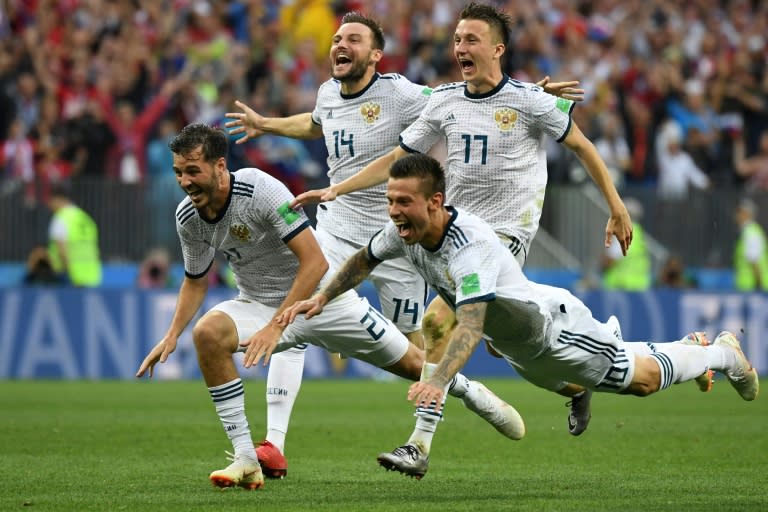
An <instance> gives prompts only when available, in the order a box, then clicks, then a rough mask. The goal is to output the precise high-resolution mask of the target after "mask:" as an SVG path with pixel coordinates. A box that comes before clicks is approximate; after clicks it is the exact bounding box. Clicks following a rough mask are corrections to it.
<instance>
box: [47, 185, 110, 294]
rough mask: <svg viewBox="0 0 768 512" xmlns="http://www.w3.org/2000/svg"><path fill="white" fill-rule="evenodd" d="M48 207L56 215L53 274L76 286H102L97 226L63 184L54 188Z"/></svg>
mask: <svg viewBox="0 0 768 512" xmlns="http://www.w3.org/2000/svg"><path fill="white" fill-rule="evenodd" d="M48 207H49V208H50V210H51V211H52V212H53V219H51V224H50V227H49V229H48V238H49V241H50V243H49V247H48V254H49V256H50V258H51V263H52V265H53V269H54V271H55V272H56V273H57V274H59V275H62V276H65V277H66V278H67V280H68V282H69V283H70V284H71V285H73V286H83V287H95V286H99V285H100V284H101V259H100V256H99V229H98V227H97V226H96V223H95V222H94V221H93V219H92V218H91V216H90V215H88V214H87V213H86V212H85V211H84V210H82V209H81V208H79V207H78V206H76V205H75V204H74V203H73V202H72V200H71V199H70V196H69V190H68V188H67V187H66V186H64V185H62V184H56V185H54V186H53V187H51V192H50V198H49V199H48Z"/></svg>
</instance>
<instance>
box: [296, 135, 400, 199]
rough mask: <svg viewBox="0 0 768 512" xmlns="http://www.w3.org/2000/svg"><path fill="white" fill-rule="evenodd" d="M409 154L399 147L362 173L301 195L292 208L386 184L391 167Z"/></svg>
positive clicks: (363, 169) (378, 159)
mask: <svg viewBox="0 0 768 512" xmlns="http://www.w3.org/2000/svg"><path fill="white" fill-rule="evenodd" d="M407 154H408V152H406V151H405V150H404V149H403V148H401V147H399V146H398V147H396V148H395V149H393V150H392V151H390V152H389V153H387V154H386V155H383V156H380V157H379V158H377V159H376V160H374V161H373V162H371V163H370V164H368V165H366V166H365V167H363V168H362V169H360V171H358V172H357V173H355V174H354V175H352V176H350V177H349V178H347V179H345V180H344V181H341V182H339V183H336V184H334V185H331V186H330V187H327V188H322V189H317V190H308V191H307V192H304V193H303V194H299V195H298V196H296V199H294V200H293V202H292V203H291V208H296V207H297V206H301V205H305V204H316V203H322V202H325V201H333V200H335V199H336V198H337V197H338V196H341V195H344V194H349V193H350V192H355V191H356V190H362V189H365V188H369V187H372V186H374V185H378V184H379V183H384V182H385V181H387V179H388V178H389V168H390V166H391V165H392V164H393V163H395V161H397V160H399V159H400V158H403V157H404V156H406V155H407Z"/></svg>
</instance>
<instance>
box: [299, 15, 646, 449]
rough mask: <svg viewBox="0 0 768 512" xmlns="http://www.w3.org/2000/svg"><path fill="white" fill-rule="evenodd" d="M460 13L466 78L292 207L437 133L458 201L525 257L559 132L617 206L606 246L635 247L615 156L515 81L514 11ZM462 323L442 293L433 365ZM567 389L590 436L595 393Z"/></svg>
mask: <svg viewBox="0 0 768 512" xmlns="http://www.w3.org/2000/svg"><path fill="white" fill-rule="evenodd" d="M459 18H460V19H459V22H458V24H457V27H456V31H455V34H454V56H455V58H456V60H457V62H458V64H459V66H460V68H461V73H462V76H463V78H464V81H463V82H457V83H450V84H445V85H442V86H439V87H437V88H436V89H434V91H433V92H432V94H431V96H430V98H429V101H428V103H427V105H426V107H425V108H424V110H422V113H421V115H420V116H419V119H418V120H417V121H416V122H414V123H413V124H412V125H411V126H409V127H408V128H407V129H406V130H405V131H404V132H403V133H402V134H401V135H400V145H399V147H396V148H395V149H394V150H392V151H391V152H389V153H387V154H386V155H384V156H382V157H380V158H378V159H377V160H375V161H374V162H372V163H370V164H369V165H367V166H366V167H365V168H364V169H362V170H360V171H359V172H358V173H356V174H354V175H353V176H351V177H350V178H347V179H346V180H344V181H342V182H340V183H332V184H331V185H330V187H328V188H325V189H321V190H313V191H308V192H305V193H303V194H299V195H298V196H297V199H296V201H295V202H294V203H293V204H292V205H291V206H296V205H299V204H305V203H310V202H319V201H333V200H335V199H337V198H339V197H343V196H344V195H346V194H349V193H352V192H354V191H357V190H361V189H365V188H368V187H371V186H374V185H378V184H380V183H384V182H385V181H386V180H387V171H388V169H389V166H390V165H391V164H392V163H393V162H394V161H396V160H398V159H399V158H402V157H404V156H406V155H408V154H409V153H414V152H419V153H425V152H426V151H428V150H429V148H431V147H432V145H433V144H434V143H435V142H436V141H437V140H440V139H445V141H446V144H447V151H448V156H447V159H446V167H447V187H448V188H447V200H448V202H449V203H450V204H451V205H454V206H458V207H461V208H464V209H466V210H468V211H470V212H473V213H474V214H476V215H478V216H480V217H481V218H483V219H484V220H486V221H487V222H488V223H489V224H491V226H493V228H494V230H495V231H496V233H497V234H498V235H499V238H500V239H501V240H502V241H503V242H504V244H505V245H506V246H507V247H508V248H509V250H510V252H511V253H512V254H513V255H514V256H515V257H516V258H517V259H518V262H519V263H520V264H521V265H523V264H524V262H525V258H526V256H527V254H528V250H529V247H530V245H531V241H532V240H533V237H534V235H535V234H536V231H537V229H538V226H539V218H540V217H541V210H542V205H543V203H544V193H545V189H546V184H547V164H546V153H545V150H544V145H543V137H544V136H545V135H549V136H550V137H553V138H555V139H556V140H557V141H559V142H561V143H563V144H564V145H565V146H566V147H568V148H569V149H570V150H571V151H573V152H574V153H575V154H576V156H577V157H578V158H579V159H580V160H581V162H582V164H583V165H584V167H585V168H586V169H587V171H588V172H589V174H590V176H592V179H593V180H594V182H595V184H596V185H597V186H598V188H599V189H600V191H601V192H602V194H603V197H605V200H606V202H607V204H608V207H609V208H610V212H611V216H610V219H609V220H608V223H607V226H606V234H605V244H606V246H608V245H609V244H610V242H611V240H612V238H613V236H616V238H617V239H618V241H619V243H620V245H621V249H622V253H623V254H626V251H627V249H628V247H629V244H630V243H631V240H632V223H631V220H630V218H629V214H628V213H627V209H626V207H625V206H624V204H623V202H622V201H621V198H620V197H619V194H618V192H617V191H616V187H615V186H614V184H613V182H612V181H611V179H610V175H609V172H608V169H607V168H606V166H605V163H604V162H603V161H602V159H601V158H600V155H599V154H598V152H597V150H596V149H595V147H594V145H593V144H592V143H591V142H590V141H589V140H588V139H587V138H586V137H585V136H584V134H583V133H582V132H581V130H580V129H579V127H578V126H576V124H575V123H574V122H573V120H572V119H571V111H572V109H573V105H574V103H573V101H571V100H569V99H566V98H557V97H554V96H552V95H549V94H546V93H545V92H544V91H543V90H542V89H541V87H538V86H536V85H533V84H526V83H522V82H519V81H517V80H513V79H510V78H509V77H508V76H507V75H506V74H505V73H504V72H503V71H502V69H501V58H502V56H503V54H504V51H505V49H506V42H507V41H508V40H509V36H510V18H509V17H508V16H507V15H505V14H503V13H502V12H500V11H498V10H496V9H495V8H494V7H492V6H488V5H482V4H475V3H471V4H469V5H468V6H467V7H466V8H464V10H463V11H462V12H461V13H460V15H459ZM455 322H456V319H455V317H454V315H453V312H452V311H451V309H450V308H449V307H448V305H446V304H445V302H444V301H443V300H442V299H441V298H440V297H436V298H435V300H433V301H432V302H431V303H430V305H429V307H428V309H427V312H426V313H425V316H424V322H423V334H424V337H425V349H426V350H427V360H428V365H427V368H426V370H425V371H426V372H427V373H428V372H429V371H430V368H433V367H434V363H435V362H436V360H435V359H434V358H433V357H432V356H431V355H430V351H431V346H432V345H433V344H438V343H444V338H445V336H447V335H448V334H449V333H450V330H451V328H452V327H453V325H455ZM441 338H443V339H442V340H441ZM559 393H560V394H562V395H565V396H569V397H571V401H570V402H569V405H570V407H571V409H570V413H569V415H568V427H569V432H570V433H571V434H573V435H579V434H581V433H582V432H584V430H585V429H586V428H587V425H588V423H589V419H590V417H591V413H590V405H589V404H590V399H591V393H590V391H589V390H586V389H584V388H583V387H581V386H576V385H565V383H564V385H563V387H562V388H561V389H560V391H559ZM415 434H416V433H415Z"/></svg>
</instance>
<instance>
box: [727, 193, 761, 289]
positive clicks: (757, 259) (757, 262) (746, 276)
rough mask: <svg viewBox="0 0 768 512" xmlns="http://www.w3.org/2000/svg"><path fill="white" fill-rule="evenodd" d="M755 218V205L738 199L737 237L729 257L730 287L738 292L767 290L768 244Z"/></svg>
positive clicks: (747, 200) (748, 200) (752, 202)
mask: <svg viewBox="0 0 768 512" xmlns="http://www.w3.org/2000/svg"><path fill="white" fill-rule="evenodd" d="M756 215H757V205H756V204H755V202H754V201H752V200H751V199H742V201H741V202H740V203H739V205H738V206H737V207H736V222H737V223H738V225H739V228H740V230H741V233H740V235H739V239H738V241H737V242H736V248H735V250H734V254H733V266H734V272H735V274H734V284H735V285H736V289H738V290H741V291H755V290H764V291H765V290H768V244H766V238H765V231H764V230H763V228H762V227H760V225H759V224H758V223H757V221H756V220H755V217H756Z"/></svg>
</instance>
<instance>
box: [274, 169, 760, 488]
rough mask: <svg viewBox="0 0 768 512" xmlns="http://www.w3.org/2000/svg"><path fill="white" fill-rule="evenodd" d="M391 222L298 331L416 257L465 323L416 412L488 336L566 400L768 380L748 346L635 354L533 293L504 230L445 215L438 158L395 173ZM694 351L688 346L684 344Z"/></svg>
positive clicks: (425, 384) (311, 307)
mask: <svg viewBox="0 0 768 512" xmlns="http://www.w3.org/2000/svg"><path fill="white" fill-rule="evenodd" d="M387 200H388V201H389V215H390V217H391V219H392V221H391V222H390V223H389V224H388V225H387V226H386V227H385V228H384V229H383V230H382V231H381V232H379V233H378V234H376V235H375V236H374V237H373V238H372V239H371V241H370V242H369V244H368V246H367V247H365V248H363V249H361V250H360V251H358V253H357V254H355V255H354V256H353V257H352V258H350V259H349V260H348V261H347V262H346V263H345V264H344V265H343V266H342V267H341V268H340V269H339V271H338V273H336V274H335V275H334V277H333V278H331V280H330V282H328V283H326V284H325V286H324V287H323V288H322V290H321V291H320V292H319V293H317V294H315V295H314V296H313V297H311V298H310V299H308V300H305V301H301V302H299V303H297V304H294V305H292V306H291V307H289V308H288V309H287V310H286V311H285V313H284V315H283V316H282V317H281V318H280V319H279V321H280V322H281V323H287V322H290V321H291V320H293V319H295V318H297V315H299V314H300V313H305V315H304V318H312V319H313V318H316V317H317V315H319V316H322V315H320V313H321V312H322V311H323V309H324V308H325V307H326V304H329V303H330V302H329V301H333V300H334V298H335V297H337V296H339V295H340V294H343V293H345V291H346V290H349V289H350V288H351V287H353V286H354V285H355V284H356V283H359V282H360V281H361V280H363V279H365V277H366V276H367V275H368V273H370V272H371V271H372V270H373V269H374V268H376V266H377V265H378V264H380V263H381V262H382V261H386V260H388V259H390V258H401V257H407V258H408V259H409V260H410V261H411V262H412V263H413V264H414V266H415V267H416V268H417V269H418V271H419V272H420V273H421V275H422V276H423V277H424V279H425V280H426V281H427V283H428V284H429V285H430V286H431V287H432V288H433V289H434V290H436V291H437V293H439V294H440V296H441V297H442V298H443V300H444V301H445V302H446V303H448V304H450V306H451V307H452V308H453V309H455V311H456V318H457V325H456V327H455V328H454V329H453V331H452V332H451V335H450V337H449V339H448V341H447V343H446V344H445V345H443V346H437V347H434V350H435V353H440V355H441V356H440V359H439V363H438V364H437V366H436V367H435V368H434V371H433V372H432V373H431V374H430V375H429V376H428V377H427V378H426V379H422V380H421V381H420V382H417V383H414V384H413V385H412V386H411V387H410V389H409V391H408V399H409V400H411V401H413V402H414V403H415V404H416V406H417V407H426V405H427V404H438V405H437V406H436V409H437V410H439V408H440V405H439V404H441V403H442V401H443V397H444V394H445V390H446V386H447V385H448V384H449V383H450V382H451V381H452V379H453V377H454V375H455V374H456V372H458V371H460V370H461V368H462V367H463V366H464V365H465V364H466V362H467V361H468V359H469V357H470V355H471V354H472V352H473V351H474V349H475V348H476V346H477V344H478V343H479V341H480V339H481V338H483V337H484V336H485V337H486V339H489V340H490V343H491V345H492V347H493V349H494V350H495V351H497V352H498V353H499V354H501V355H502V356H503V357H504V359H505V360H506V361H507V362H508V363H509V364H510V366H512V367H513V368H514V369H515V370H516V371H517V372H518V373H519V374H520V375H521V376H522V377H524V378H525V379H527V380H528V381H530V382H532V383H533V384H535V385H537V386H540V387H542V388H545V389H549V390H552V391H558V390H559V388H560V386H561V385H562V381H567V382H572V383H576V384H579V385H581V386H584V387H585V388H588V389H591V390H594V391H603V392H611V393H622V394H632V395H637V396H647V395H650V394H652V393H655V392H657V391H661V390H663V389H666V388H667V387H669V386H671V385H672V384H676V383H679V382H684V381H688V380H693V379H695V378H696V377H698V376H700V375H702V374H704V373H705V372H707V371H709V370H717V371H720V372H723V373H724V374H725V376H726V377H727V378H728V380H729V381H730V383H731V384H732V385H733V387H734V388H735V389H736V391H737V392H738V394H739V395H740V396H741V398H743V399H744V400H754V399H755V398H756V397H757V394H758V391H759V381H758V377H757V373H756V371H755V370H754V368H752V366H751V364H750V363H749V361H748V360H747V358H746V357H745V356H744V353H743V352H742V350H741V347H740V343H739V341H738V339H736V337H735V336H734V335H733V334H731V333H729V332H722V333H720V335H718V337H717V338H716V339H715V341H714V343H713V344H712V345H708V346H702V345H697V344H687V343H685V342H682V343H659V344H655V343H645V342H638V343H625V342H624V341H623V340H622V338H621V337H620V335H617V332H616V328H617V327H618V325H615V326H614V325H610V324H609V323H602V322H599V321H597V320H595V319H594V318H593V317H592V313H591V312H590V310H589V309H588V308H587V307H586V306H585V305H584V304H583V303H582V302H581V301H580V300H579V299H577V298H576V297H574V296H573V295H571V294H570V293H569V292H568V291H567V290H564V289H561V288H556V287H552V286H545V285H540V284H537V283H533V282H530V281H528V280H527V279H526V277H525V275H524V274H523V272H522V269H521V267H520V263H519V262H518V261H517V259H516V258H515V257H514V256H513V255H512V254H511V253H510V251H509V249H508V247H506V245H505V244H504V243H503V242H502V241H501V240H500V239H499V238H498V234H497V233H495V232H494V230H493V228H491V226H490V225H489V224H488V223H486V222H485V221H483V220H481V219H480V218H479V217H477V216H475V215H472V214H471V213H468V212H466V211H465V210H462V209H460V208H454V207H450V206H445V202H444V201H445V174H444V173H443V170H442V168H441V167H440V164H439V163H438V162H437V161H436V160H434V159H433V158H431V157H429V156H427V155H412V156H409V157H407V158H405V159H401V160H398V161H397V162H395V163H394V164H393V165H392V168H391V170H390V178H389V182H388V187H387ZM680 341H683V340H680ZM378 460H379V462H380V464H382V465H383V466H384V467H386V468H388V469H391V470H396V471H400V472H401V473H405V474H407V475H410V476H414V477H416V478H419V479H420V478H421V477H423V476H424V474H425V473H426V471H427V468H428V462H429V458H428V455H427V454H426V453H425V452H424V450H423V448H422V442H421V440H420V439H413V440H411V441H409V442H408V443H407V444H406V445H405V446H401V447H399V448H396V449H395V450H394V451H392V452H385V453H382V454H381V455H379V458H378Z"/></svg>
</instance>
